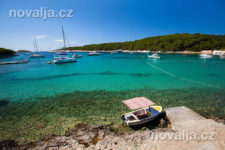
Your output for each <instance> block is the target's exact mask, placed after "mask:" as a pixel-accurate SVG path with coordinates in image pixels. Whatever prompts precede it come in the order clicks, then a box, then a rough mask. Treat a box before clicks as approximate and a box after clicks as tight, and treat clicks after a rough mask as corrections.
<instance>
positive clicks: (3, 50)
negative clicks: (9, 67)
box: [0, 48, 16, 57]
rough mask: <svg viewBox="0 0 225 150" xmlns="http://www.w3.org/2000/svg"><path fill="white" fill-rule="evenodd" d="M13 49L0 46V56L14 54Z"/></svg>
mask: <svg viewBox="0 0 225 150" xmlns="http://www.w3.org/2000/svg"><path fill="white" fill-rule="evenodd" d="M15 53H16V52H15V51H13V50H11V49H6V48H0V57H10V56H15Z"/></svg>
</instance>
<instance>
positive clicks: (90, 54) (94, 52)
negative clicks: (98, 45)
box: [88, 51, 100, 56]
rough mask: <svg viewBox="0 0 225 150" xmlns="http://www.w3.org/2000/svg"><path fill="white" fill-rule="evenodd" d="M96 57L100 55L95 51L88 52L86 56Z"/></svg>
mask: <svg viewBox="0 0 225 150" xmlns="http://www.w3.org/2000/svg"><path fill="white" fill-rule="evenodd" d="M96 55H100V53H97V52H96V51H93V52H90V53H89V54H88V56H96Z"/></svg>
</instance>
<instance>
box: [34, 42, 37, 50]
mask: <svg viewBox="0 0 225 150" xmlns="http://www.w3.org/2000/svg"><path fill="white" fill-rule="evenodd" d="M33 45H34V52H36V51H37V49H36V46H35V42H33Z"/></svg>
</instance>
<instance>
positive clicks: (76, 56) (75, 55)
mask: <svg viewBox="0 0 225 150" xmlns="http://www.w3.org/2000/svg"><path fill="white" fill-rule="evenodd" d="M82 57H83V56H82V55H77V54H73V56H72V58H82Z"/></svg>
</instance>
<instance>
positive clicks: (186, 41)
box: [67, 33, 225, 51]
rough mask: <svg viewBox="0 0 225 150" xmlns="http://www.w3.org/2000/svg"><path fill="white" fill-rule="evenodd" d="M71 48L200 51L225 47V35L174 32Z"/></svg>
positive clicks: (71, 48) (72, 48)
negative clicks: (133, 39)
mask: <svg viewBox="0 0 225 150" xmlns="http://www.w3.org/2000/svg"><path fill="white" fill-rule="evenodd" d="M67 49H70V50H113V49H122V50H153V51H155V50H161V51H183V50H190V51H200V50H208V49H210V50H212V49H225V35H207V34H199V33H196V34H188V33H183V34H172V35H163V36H154V37H148V38H144V39H140V40H135V41H126V42H117V43H102V44H91V45H84V46H80V47H69V48H67Z"/></svg>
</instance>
